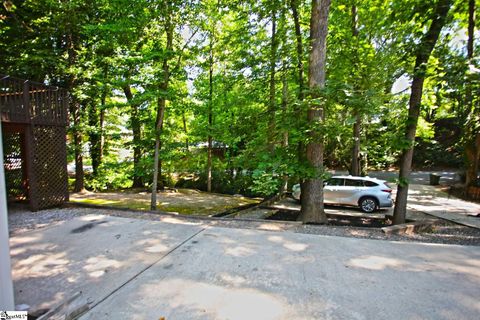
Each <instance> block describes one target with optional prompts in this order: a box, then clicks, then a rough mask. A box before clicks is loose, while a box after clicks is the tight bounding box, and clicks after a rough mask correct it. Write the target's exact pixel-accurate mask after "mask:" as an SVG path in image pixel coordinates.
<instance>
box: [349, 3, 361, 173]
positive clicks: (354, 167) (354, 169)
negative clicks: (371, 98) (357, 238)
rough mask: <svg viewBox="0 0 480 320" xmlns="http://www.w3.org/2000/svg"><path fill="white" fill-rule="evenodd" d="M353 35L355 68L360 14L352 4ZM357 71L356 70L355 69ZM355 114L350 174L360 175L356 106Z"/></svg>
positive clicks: (358, 130) (358, 117) (359, 129)
mask: <svg viewBox="0 0 480 320" xmlns="http://www.w3.org/2000/svg"><path fill="white" fill-rule="evenodd" d="M352 36H353V39H354V42H355V44H354V49H353V50H354V51H355V53H354V57H353V59H354V61H355V62H354V66H353V69H354V70H356V69H357V65H358V50H357V49H358V42H357V38H358V14H357V6H356V5H353V6H352ZM354 72H355V71H354ZM357 80H358V79H357V77H356V76H355V77H354V80H353V81H354V87H355V88H356V89H358V87H359V86H358V84H357ZM354 116H355V123H354V124H353V147H352V161H351V165H350V174H351V175H353V176H359V175H360V173H361V167H360V144H361V134H362V116H361V114H360V111H359V110H358V107H355V110H354Z"/></svg>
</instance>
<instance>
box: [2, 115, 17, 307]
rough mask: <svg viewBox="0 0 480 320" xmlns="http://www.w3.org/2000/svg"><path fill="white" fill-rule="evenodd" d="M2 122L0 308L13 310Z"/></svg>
mask: <svg viewBox="0 0 480 320" xmlns="http://www.w3.org/2000/svg"><path fill="white" fill-rule="evenodd" d="M2 140H3V139H2V123H1V121H0V262H1V263H0V283H1V285H0V310H14V306H15V304H14V302H13V282H12V267H11V262H10V245H9V236H8V211H7V189H6V187H5V168H4V167H3V141H2Z"/></svg>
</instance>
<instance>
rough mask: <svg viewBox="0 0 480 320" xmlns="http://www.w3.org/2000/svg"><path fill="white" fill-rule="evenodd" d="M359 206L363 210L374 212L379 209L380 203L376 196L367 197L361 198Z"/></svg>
mask: <svg viewBox="0 0 480 320" xmlns="http://www.w3.org/2000/svg"><path fill="white" fill-rule="evenodd" d="M359 206H360V210H362V211H363V212H365V213H372V212H374V211H375V210H377V207H378V204H377V200H376V199H375V198H372V197H366V198H363V199H361V200H360V203H359Z"/></svg>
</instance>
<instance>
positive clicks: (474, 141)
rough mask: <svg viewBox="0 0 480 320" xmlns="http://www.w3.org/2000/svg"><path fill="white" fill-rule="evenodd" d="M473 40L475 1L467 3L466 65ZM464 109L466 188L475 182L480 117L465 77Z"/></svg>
mask: <svg viewBox="0 0 480 320" xmlns="http://www.w3.org/2000/svg"><path fill="white" fill-rule="evenodd" d="M474 38H475V0H469V1H468V39H467V59H468V63H472V62H473V61H472V59H473V57H474V55H473V50H474V46H473V45H474ZM465 109H466V110H467V112H466V114H470V120H469V122H468V123H467V125H466V128H465V129H466V130H465V131H466V132H465V135H466V136H467V137H466V143H465V160H466V173H465V178H466V180H465V186H466V187H467V188H468V187H469V186H471V185H474V184H475V183H476V181H477V175H478V169H479V161H480V160H479V158H480V132H479V131H478V129H476V126H477V123H478V121H480V115H479V114H478V112H479V111H478V110H476V108H474V106H473V95H472V81H471V80H470V78H469V77H467V83H466V91H465Z"/></svg>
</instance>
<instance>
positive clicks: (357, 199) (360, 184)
mask: <svg viewBox="0 0 480 320" xmlns="http://www.w3.org/2000/svg"><path fill="white" fill-rule="evenodd" d="M300 193H301V191H300V185H299V184H296V185H294V186H293V187H292V195H293V198H294V199H296V200H300ZM323 202H324V203H325V204H338V205H348V206H355V207H359V208H360V210H362V211H363V212H366V213H372V212H374V211H376V210H378V209H380V208H389V207H391V206H393V200H392V189H391V188H390V187H389V186H388V184H387V182H386V181H384V180H379V179H376V178H370V177H356V176H333V177H331V178H330V179H328V180H325V183H324V187H323Z"/></svg>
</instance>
